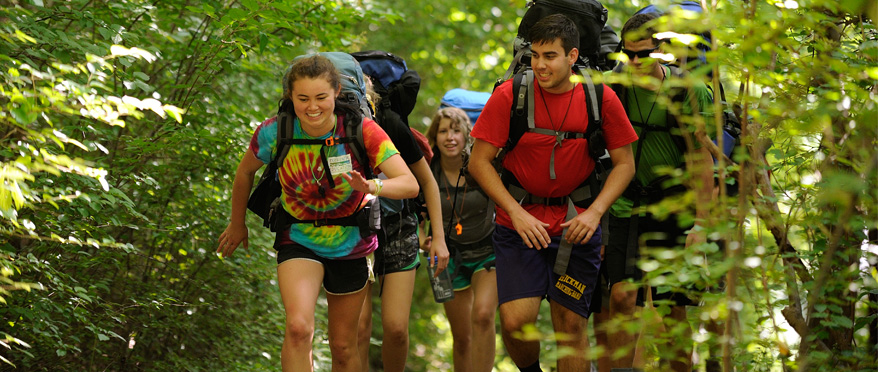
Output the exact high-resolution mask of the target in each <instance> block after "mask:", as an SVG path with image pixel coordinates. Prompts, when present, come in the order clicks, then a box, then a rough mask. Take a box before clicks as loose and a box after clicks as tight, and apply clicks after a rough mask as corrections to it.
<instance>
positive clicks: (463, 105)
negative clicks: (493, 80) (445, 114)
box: [439, 88, 491, 125]
mask: <svg viewBox="0 0 878 372" xmlns="http://www.w3.org/2000/svg"><path fill="white" fill-rule="evenodd" d="M488 98H491V93H488V92H474V91H471V90H466V89H461V88H454V89H452V90H449V91H448V92H447V93H445V95H444V96H442V103H441V104H440V105H439V108H446V107H457V108H459V109H461V110H463V111H464V112H466V115H467V116H469V121H470V123H472V124H473V125H476V120H478V118H479V115H480V114H481V113H482V109H484V108H485V104H486V103H488Z"/></svg>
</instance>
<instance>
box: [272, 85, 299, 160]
mask: <svg viewBox="0 0 878 372" xmlns="http://www.w3.org/2000/svg"><path fill="white" fill-rule="evenodd" d="M292 105H293V102H292V101H290V100H289V99H284V101H283V102H281V105H280V107H279V108H278V110H277V119H276V120H277V150H276V151H277V153H276V154H275V157H274V163H275V165H276V166H277V169H280V168H281V165H282V164H283V162H284V159H285V158H286V157H287V153H288V152H289V151H290V145H291V144H292V140H293V122H294V121H295V118H296V115H295V114H293V107H292Z"/></svg>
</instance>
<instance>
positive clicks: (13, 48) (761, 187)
mask: <svg viewBox="0 0 878 372" xmlns="http://www.w3.org/2000/svg"><path fill="white" fill-rule="evenodd" d="M604 5H605V6H606V7H607V8H608V9H609V16H610V21H609V23H610V24H611V25H612V26H613V27H614V28H615V29H616V30H619V29H620V28H621V25H622V23H623V22H624V20H625V19H627V17H629V16H630V15H631V14H632V13H633V12H634V11H635V10H636V9H638V8H640V7H642V6H645V5H646V3H645V2H642V1H638V0H630V1H605V2H604ZM706 5H707V8H708V9H709V10H708V11H707V12H706V13H705V15H704V16H702V17H695V18H692V19H687V20H685V23H686V24H687V26H689V27H692V28H693V29H707V28H710V29H712V30H713V32H714V36H715V41H716V45H715V47H714V50H715V52H712V53H710V54H709V55H708V58H709V61H710V62H711V63H712V64H711V66H715V67H717V68H718V69H719V71H721V72H722V73H721V74H717V76H722V78H723V82H724V84H725V86H726V90H727V92H728V94H729V101H731V102H736V103H738V104H739V105H740V107H741V109H742V111H743V113H744V114H745V115H743V116H742V119H743V127H744V136H743V137H742V138H743V141H744V143H745V144H746V145H747V146H745V147H744V148H745V149H746V150H747V151H744V152H743V153H740V154H738V155H736V156H735V157H734V159H722V161H721V162H720V163H719V167H720V169H721V170H722V172H720V177H722V178H723V179H724V180H725V181H726V182H729V183H731V182H736V183H737V184H738V185H739V186H740V188H741V194H740V196H739V197H737V198H728V199H723V202H722V204H720V205H718V206H717V207H716V208H717V209H716V211H717V212H716V213H715V214H714V216H713V217H712V221H710V222H711V223H710V224H709V226H710V227H709V229H710V233H711V234H712V236H714V237H721V238H724V239H726V240H727V241H728V242H729V247H730V249H728V250H727V251H726V252H725V255H724V257H722V258H721V259H719V260H715V261H711V262H706V261H705V260H703V259H699V257H704V256H705V255H713V256H715V255H716V254H717V252H718V250H717V247H716V245H715V244H704V245H700V246H697V247H693V248H692V249H690V250H688V251H681V252H671V251H667V252H656V255H655V256H653V257H654V258H653V259H650V260H646V261H644V262H643V263H642V266H641V267H643V268H644V269H646V270H648V271H649V276H648V278H649V280H651V281H652V283H653V284H658V283H661V282H666V283H667V282H671V283H673V282H687V283H700V284H702V285H704V284H715V283H718V282H719V281H720V280H722V279H725V281H726V283H728V284H727V286H726V290H725V291H723V292H717V293H711V294H708V295H706V296H705V305H704V306H702V307H700V308H697V309H692V310H691V311H690V315H691V316H692V318H693V319H694V320H693V324H694V325H695V326H696V327H700V324H699V321H698V320H699V319H700V320H705V321H706V320H716V321H720V322H721V324H722V325H721V328H720V331H718V332H697V333H696V336H695V337H694V341H697V342H698V345H699V348H700V350H701V351H702V353H703V352H705V351H706V349H711V350H713V351H714V352H715V354H714V355H720V356H722V357H724V359H723V360H724V366H725V367H726V368H727V370H729V369H728V368H731V367H733V366H734V367H735V368H737V370H747V371H781V370H784V371H792V370H826V371H829V370H832V371H836V370H862V371H865V370H872V371H874V370H875V368H876V367H878V366H876V355H878V349H876V344H878V319H876V317H878V315H876V314H878V285H876V278H878V273H876V267H878V258H876V254H878V249H876V246H875V245H871V244H869V241H871V242H872V243H873V244H874V243H875V240H878V239H876V236H875V229H876V226H878V224H876V221H878V219H876V213H878V208H876V187H875V186H876V185H875V181H876V166H878V152H876V151H875V148H876V145H878V143H876V138H878V116H876V102H878V97H876V93H878V91H876V89H878V88H876V81H878V39H876V38H878V36H876V29H875V22H874V20H875V19H876V17H878V6H876V3H875V2H873V1H867V0H842V1H824V0H798V1H797V0H784V1H781V0H776V1H774V0H749V1H722V2H719V3H717V2H716V1H714V3H712V4H711V3H707V4H706ZM0 6H2V8H0V79H2V83H0V93H2V94H0V106H2V107H0V123H2V125H0V143H2V145H0V162H2V163H0V164H2V168H0V216H2V218H0V274H2V275H0V320H2V323H0V345H2V346H3V347H0V371H7V370H9V371H56V370H69V371H132V370H133V371H137V370H140V371H172V370H173V371H179V370H187V371H204V370H221V371H264V370H279V357H278V355H279V350H280V346H281V341H282V337H283V334H282V333H283V311H282V305H281V302H280V299H279V296H278V293H277V289H276V288H277V284H276V274H275V258H274V257H273V251H272V249H271V248H270V243H271V241H272V237H271V236H270V234H269V233H268V231H267V230H264V229H262V228H261V227H260V224H259V222H258V221H257V220H256V219H255V218H253V216H250V217H248V224H249V226H250V227H251V229H250V234H251V239H250V249H249V250H247V251H245V250H241V249H239V251H238V252H237V253H236V254H235V255H234V256H233V257H231V258H228V259H220V258H218V257H217V255H216V254H215V253H214V250H215V246H216V243H215V242H216V240H217V237H218V235H219V233H220V232H221V231H222V230H223V228H224V227H225V226H226V224H227V222H228V215H229V198H230V193H231V184H232V178H233V176H234V170H235V167H236V165H237V163H238V161H239V159H240V157H241V155H242V154H243V152H244V150H245V149H246V147H247V143H248V141H249V138H250V135H251V133H252V131H253V129H254V127H255V125H256V124H257V123H258V122H260V121H262V120H263V119H265V118H267V117H270V116H271V115H273V113H274V111H275V110H276V102H277V100H278V98H279V96H280V93H281V88H280V83H279V82H280V77H281V74H282V72H283V71H284V69H285V68H286V66H288V64H289V62H290V61H291V60H292V58H293V57H294V56H296V55H299V54H303V53H306V52H312V51H318V50H319V51H329V50H341V51H350V52H353V51H358V50H367V49H382V50H386V51H389V52H392V53H394V54H396V55H399V56H401V57H403V58H405V59H406V61H407V62H408V66H409V68H412V69H415V70H417V71H418V72H419V73H420V75H421V76H422V78H423V84H422V87H421V92H420V94H419V103H418V106H417V108H416V110H415V112H414V113H413V114H412V116H411V117H410V120H411V122H412V125H413V126H414V127H415V128H418V129H424V124H426V123H427V122H428V120H429V117H430V116H431V115H432V113H433V112H435V110H436V109H437V108H438V103H439V100H440V98H441V96H442V95H443V93H444V92H445V91H447V90H449V89H451V88H457V87H461V88H467V89H472V90H480V91H490V90H491V88H492V86H493V83H494V82H495V81H496V79H497V78H498V77H500V76H502V73H503V71H504V69H505V67H506V65H507V64H508V63H509V61H510V60H511V57H512V56H511V40H512V38H513V36H514V35H515V32H516V28H517V23H518V20H519V19H520V17H521V16H522V15H523V14H524V9H525V2H524V1H523V0H516V1H498V0H495V1H484V0H465V1H464V0H445V1H440V2H436V1H425V0H408V1H393V0H304V1H299V0H284V1H271V0H225V1H210V0H205V1H198V0H185V1H184V0H162V1H144V0H113V1H103V0H70V1H52V0H30V1H9V0H3V1H0ZM702 76H703V72H702ZM707 125H715V123H707ZM769 144H770V146H769ZM733 160H734V161H733ZM723 185H725V183H723ZM681 201H682V202H684V203H678V204H680V205H683V204H685V203H691V199H684V200H681ZM672 207H673V206H663V207H661V208H663V209H662V210H665V211H667V210H670V209H669V208H672ZM659 262H660V263H661V266H660V265H658V263H659ZM659 266H660V267H661V269H656V268H657V267H659ZM424 271H425V270H420V272H419V273H418V282H417V287H416V292H415V299H414V304H413V307H412V322H411V328H410V333H411V357H410V358H409V366H408V367H409V369H410V370H411V371H428V370H429V371H434V370H450V369H451V367H450V362H451V335H450V332H449V330H448V325H447V321H446V320H445V317H444V315H443V312H442V309H441V307H440V306H439V305H437V304H435V303H434V302H433V301H432V296H431V293H430V289H429V286H428V285H427V281H426V277H425V276H424V273H423V272H424ZM324 304H325V303H324ZM544 315H545V314H544ZM317 316H318V322H319V324H318V326H317V334H316V335H315V361H316V363H317V365H318V369H319V370H325V369H328V363H329V351H328V345H327V343H326V334H325V329H326V328H325V326H323V325H324V323H325V312H318V315H317ZM375 320H376V324H380V323H379V322H380V317H377V316H376V319H375ZM544 324H545V323H544ZM547 330H548V329H547V328H545V327H542V328H540V329H538V330H537V331H542V335H543V336H540V332H537V337H543V338H544V340H546V341H547V342H544V343H543V344H544V345H546V346H545V348H546V354H547V355H549V357H548V361H549V362H550V361H551V360H552V358H553V355H554V356H556V355H557V353H558V351H557V350H554V348H553V347H552V343H551V342H548V336H545V334H546V331H547ZM380 339H381V335H380V330H376V332H375V338H374V339H373V343H374V345H373V350H372V351H373V358H372V359H373V361H377V360H378V359H379V356H380V353H378V345H380ZM498 346H499V347H498V355H497V364H496V365H497V369H498V370H510V369H511V368H512V366H511V364H510V361H509V359H508V358H507V357H506V356H505V350H504V349H503V347H502V344H501V343H499V342H498ZM561 352H562V353H563V352H564V351H563V350H562V351H561ZM595 352H596V353H597V352H600V350H596V351H595ZM379 368H380V364H378V363H376V364H375V365H374V366H373V369H374V370H379Z"/></svg>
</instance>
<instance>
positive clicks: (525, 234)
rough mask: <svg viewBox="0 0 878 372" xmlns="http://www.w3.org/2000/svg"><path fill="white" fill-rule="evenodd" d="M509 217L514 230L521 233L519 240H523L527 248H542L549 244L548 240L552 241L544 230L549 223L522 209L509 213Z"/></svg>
mask: <svg viewBox="0 0 878 372" xmlns="http://www.w3.org/2000/svg"><path fill="white" fill-rule="evenodd" d="M509 218H510V219H511V220H512V226H513V227H514V228H515V231H517V232H518V235H521V240H524V244H525V245H527V247H528V248H536V249H542V248H546V247H548V246H549V242H551V241H552V239H551V238H550V237H549V233H548V232H547V231H546V228H548V227H549V224H547V223H543V221H540V220H539V219H537V218H536V217H534V216H533V215H531V214H530V213H527V211H525V210H524V209H518V210H516V211H515V212H513V213H510V214H509Z"/></svg>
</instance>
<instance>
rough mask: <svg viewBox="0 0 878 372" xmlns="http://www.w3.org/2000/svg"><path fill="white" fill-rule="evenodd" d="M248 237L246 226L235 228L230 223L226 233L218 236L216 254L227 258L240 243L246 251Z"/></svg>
mask: <svg viewBox="0 0 878 372" xmlns="http://www.w3.org/2000/svg"><path fill="white" fill-rule="evenodd" d="M248 235H249V231H248V230H247V225H240V226H236V225H234V224H231V223H230V224H229V226H227V227H226V231H223V233H222V234H220V238H219V246H218V247H217V248H216V251H217V253H221V254H222V256H223V257H229V256H231V255H232V253H234V252H235V249H238V245H240V244H241V243H244V249H248V248H249V244H248Z"/></svg>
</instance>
